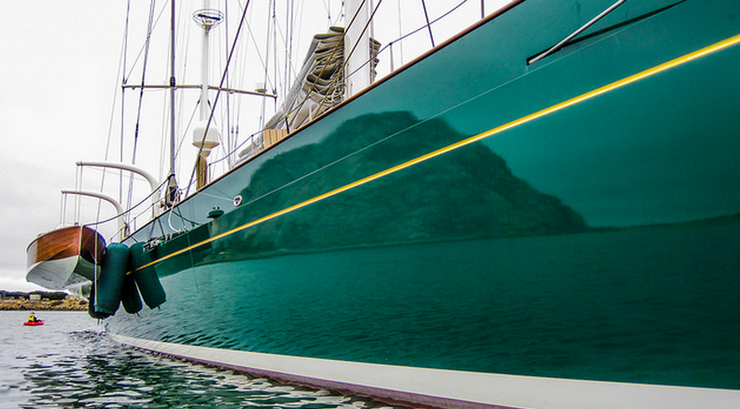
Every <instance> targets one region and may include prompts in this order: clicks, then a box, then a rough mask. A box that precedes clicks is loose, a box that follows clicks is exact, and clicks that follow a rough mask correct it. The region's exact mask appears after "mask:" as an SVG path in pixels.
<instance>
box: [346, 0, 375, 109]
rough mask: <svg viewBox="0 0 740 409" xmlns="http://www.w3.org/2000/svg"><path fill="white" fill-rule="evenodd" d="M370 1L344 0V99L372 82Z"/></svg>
mask: <svg viewBox="0 0 740 409" xmlns="http://www.w3.org/2000/svg"><path fill="white" fill-rule="evenodd" d="M371 3H372V1H371V0H346V2H345V6H344V7H345V13H344V18H345V20H346V23H345V24H346V25H347V27H346V28H345V34H344V56H345V57H344V58H345V59H346V60H347V65H346V68H345V69H344V76H345V78H346V80H345V95H344V96H345V99H347V98H349V97H351V96H352V95H354V94H356V93H358V92H360V91H361V90H363V89H365V88H366V87H368V86H370V84H372V82H373V74H372V71H373V70H372V68H371V65H372V64H371V63H370V62H371V58H372V57H371V49H370V35H371V33H370V31H371V27H370V24H371V23H370V13H371V11H372V4H371Z"/></svg>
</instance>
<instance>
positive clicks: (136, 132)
mask: <svg viewBox="0 0 740 409" xmlns="http://www.w3.org/2000/svg"><path fill="white" fill-rule="evenodd" d="M155 1H156V0H151V2H150V3H149V23H148V26H147V32H146V43H145V52H144V66H143V67H142V70H141V90H140V91H139V104H138V108H137V111H136V124H135V125H134V126H135V128H134V146H133V151H132V153H131V164H136V148H137V146H138V143H139V126H140V124H141V107H142V105H143V101H144V85H145V83H146V68H147V62H148V60H149V45H150V43H151V37H152V24H153V20H154V4H155ZM133 183H134V179H133V176H131V177H130V178H129V191H128V200H127V202H128V204H130V203H131V200H132V194H133V192H132V190H133Z"/></svg>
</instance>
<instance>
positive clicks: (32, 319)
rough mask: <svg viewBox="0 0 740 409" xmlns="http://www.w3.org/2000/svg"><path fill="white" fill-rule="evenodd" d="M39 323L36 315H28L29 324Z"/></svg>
mask: <svg viewBox="0 0 740 409" xmlns="http://www.w3.org/2000/svg"><path fill="white" fill-rule="evenodd" d="M37 321H38V319H36V314H35V313H33V312H32V313H31V314H29V315H28V322H37Z"/></svg>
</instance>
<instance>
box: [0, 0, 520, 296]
mask: <svg viewBox="0 0 740 409" xmlns="http://www.w3.org/2000/svg"><path fill="white" fill-rule="evenodd" d="M321 1H322V2H323V0H321ZM314 2H315V3H317V4H322V3H319V0H311V3H314ZM506 2H507V1H506V0H486V8H487V11H489V12H490V11H493V10H494V8H495V7H497V6H498V5H500V4H503V3H506ZM135 3H136V1H135ZM138 3H139V4H145V5H148V3H149V2H145V1H143V0H140V1H138ZM165 3H166V2H165V1H164V0H160V1H158V2H157V4H158V6H157V7H162V6H163V5H164V4H165ZM183 3H188V2H183ZM241 3H243V2H241ZM403 3H404V5H406V4H409V7H411V6H415V7H418V4H416V3H420V2H419V1H417V0H404V1H403ZM436 3H439V4H437V7H436V9H439V7H440V5H441V6H446V5H449V4H453V3H455V4H456V3H458V1H448V0H427V4H428V7H429V8H430V9H432V10H431V11H430V14H433V13H435V11H434V10H433V8H434V7H435V4H436ZM468 3H469V4H466V7H467V9H468V11H469V13H473V14H475V13H480V11H479V10H480V1H479V0H470V1H469V2H468ZM214 4H215V2H214ZM230 4H234V3H230ZM2 5H3V22H2V24H0V50H2V56H0V141H2V144H3V148H2V152H3V154H2V156H1V157H0V174H1V175H2V178H1V179H0V220H2V227H1V228H0V289H4V290H21V291H30V290H34V289H40V288H39V287H37V286H36V285H34V284H31V283H27V282H26V280H25V269H26V247H27V246H28V244H29V243H30V242H31V241H32V240H33V239H34V238H35V237H36V236H37V235H38V234H39V233H42V232H46V231H49V230H52V229H54V228H56V227H59V223H60V214H61V213H60V210H61V204H62V195H61V193H60V191H61V190H62V189H74V188H75V183H76V182H75V180H76V179H75V175H76V166H75V162H76V161H78V160H102V155H103V152H104V151H105V146H106V142H107V135H108V133H109V127H110V123H111V114H112V111H113V109H114V108H113V107H114V99H115V98H118V94H117V90H118V89H119V88H120V83H119V82H118V81H120V80H118V72H117V71H118V67H119V59H120V58H119V57H120V55H121V44H122V39H123V32H124V23H125V15H126V6H127V2H126V1H125V0H66V1H58V0H35V1H10V0H3V1H2ZM430 17H432V18H433V17H434V16H433V15H432V16H430ZM466 24H467V23H466ZM409 27H410V26H409ZM304 52H305V51H304V50H302V51H300V52H299V53H298V54H299V55H303V53H304ZM396 63H398V62H396ZM116 115H118V114H116ZM114 119H117V117H114ZM67 221H68V222H69V221H70V220H67Z"/></svg>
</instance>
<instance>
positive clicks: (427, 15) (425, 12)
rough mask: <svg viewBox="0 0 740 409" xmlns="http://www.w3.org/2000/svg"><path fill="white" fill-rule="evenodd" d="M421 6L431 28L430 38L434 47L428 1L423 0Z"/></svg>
mask: <svg viewBox="0 0 740 409" xmlns="http://www.w3.org/2000/svg"><path fill="white" fill-rule="evenodd" d="M421 7H422V8H423V9H424V18H425V19H426V20H427V28H428V29H429V40H431V41H432V48H434V47H435V46H434V35H433V34H432V24H431V23H430V22H429V13H427V2H426V1H424V0H421Z"/></svg>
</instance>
